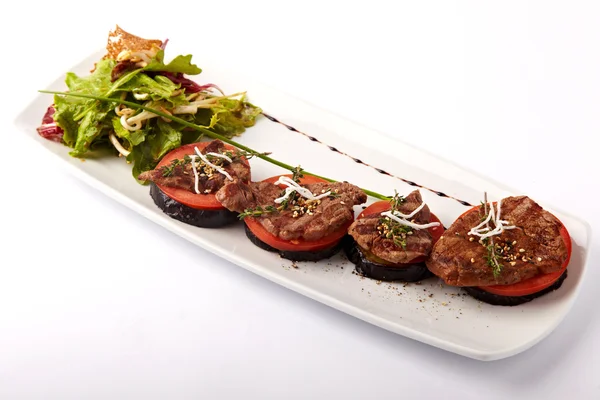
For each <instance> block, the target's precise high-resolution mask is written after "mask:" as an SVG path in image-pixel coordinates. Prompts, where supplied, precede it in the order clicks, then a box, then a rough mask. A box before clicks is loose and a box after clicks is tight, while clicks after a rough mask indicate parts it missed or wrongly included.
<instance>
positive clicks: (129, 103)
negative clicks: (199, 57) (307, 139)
mask: <svg viewBox="0 0 600 400" xmlns="http://www.w3.org/2000/svg"><path fill="white" fill-rule="evenodd" d="M39 92H40V93H47V94H54V95H59V96H71V97H80V98H84V99H92V100H98V101H104V102H113V103H118V104H123V105H125V106H128V107H131V108H134V109H140V110H145V111H148V112H151V113H153V114H156V115H158V116H159V117H164V118H168V119H170V120H172V121H175V122H178V123H180V124H181V125H184V126H186V127H188V128H191V129H195V130H197V131H199V132H202V133H203V134H205V135H206V136H208V137H210V138H213V139H219V140H221V141H223V142H225V143H228V144H230V145H232V146H235V147H237V148H238V149H241V150H244V151H247V152H249V153H252V154H254V155H255V157H258V158H260V159H263V160H265V161H267V162H269V163H271V164H274V165H277V166H278V167H281V168H283V169H287V170H288V171H292V172H294V171H295V170H297V168H296V167H292V166H291V165H289V164H286V163H284V162H281V161H277V160H275V159H273V158H271V157H269V156H267V155H265V154H261V153H259V152H257V151H254V150H252V149H251V148H249V147H247V146H244V145H243V144H240V143H238V142H236V141H234V140H231V139H229V138H227V137H225V136H222V135H219V134H218V133H216V132H212V131H210V130H208V129H206V128H204V127H202V126H200V125H197V124H194V123H191V122H188V121H186V120H184V119H181V118H179V117H176V116H174V115H171V114H167V113H165V112H162V111H160V110H157V109H155V108H152V107H146V106H143V105H141V104H137V103H134V102H132V101H127V100H121V99H119V98H110V97H103V96H94V95H91V94H84V93H69V92H57V91H52V90H40V91H39ZM302 173H303V174H306V175H311V176H314V177H317V178H321V179H324V180H326V181H328V182H336V181H335V180H334V179H330V178H327V177H324V176H320V175H317V174H314V173H312V172H308V171H305V170H302ZM361 189H362V188H361ZM362 191H363V192H365V193H366V194H367V195H369V196H371V197H374V198H376V199H381V200H389V199H390V197H389V196H384V195H382V194H380V193H377V192H373V191H371V190H367V189H362Z"/></svg>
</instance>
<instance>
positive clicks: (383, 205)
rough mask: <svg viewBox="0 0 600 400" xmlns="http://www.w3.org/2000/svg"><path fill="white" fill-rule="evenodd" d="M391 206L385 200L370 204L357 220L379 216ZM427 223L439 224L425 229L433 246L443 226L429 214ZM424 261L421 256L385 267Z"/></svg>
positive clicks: (424, 257) (435, 217) (402, 265)
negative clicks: (371, 215) (374, 215)
mask: <svg viewBox="0 0 600 400" xmlns="http://www.w3.org/2000/svg"><path fill="white" fill-rule="evenodd" d="M391 206H392V205H391V204H390V202H389V201H387V200H381V201H376V202H375V203H373V204H371V205H370V206H369V207H367V208H365V209H364V210H363V211H362V212H361V213H360V214H358V218H359V219H360V218H364V217H365V216H367V215H370V214H380V213H382V212H385V211H389V210H390V208H391ZM429 222H439V223H440V225H438V226H432V227H431V228H427V230H428V231H429V234H430V235H431V237H432V239H433V244H435V243H436V242H437V241H438V240H440V238H441V237H442V235H443V234H444V225H443V224H442V221H440V219H439V218H438V217H437V216H436V215H435V214H434V213H431V217H430V218H429ZM363 250H364V249H363ZM368 254H369V252H365V255H367V258H369V257H368ZM425 260H427V257H426V256H421V257H417V258H415V259H414V260H412V261H410V262H408V263H402V264H391V263H390V264H388V263H385V265H389V266H397V267H404V266H408V265H412V264H418V263H421V262H424V261H425ZM373 261H375V260H373Z"/></svg>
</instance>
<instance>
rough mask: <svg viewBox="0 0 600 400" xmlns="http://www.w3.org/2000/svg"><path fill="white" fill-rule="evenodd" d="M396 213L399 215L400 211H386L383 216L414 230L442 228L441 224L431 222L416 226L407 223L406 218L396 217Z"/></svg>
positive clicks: (412, 223)
mask: <svg viewBox="0 0 600 400" xmlns="http://www.w3.org/2000/svg"><path fill="white" fill-rule="evenodd" d="M422 204H425V203H422ZM417 212H418V211H417ZM396 213H398V211H385V212H382V213H381V215H382V216H384V217H388V218H389V219H392V220H394V221H396V222H398V223H399V224H402V225H406V226H410V227H411V228H414V229H427V228H432V227H434V226H440V223H439V222H430V223H428V224H416V223H414V222H410V221H407V220H406V219H404V218H400V216H398V215H396ZM400 214H401V213H400Z"/></svg>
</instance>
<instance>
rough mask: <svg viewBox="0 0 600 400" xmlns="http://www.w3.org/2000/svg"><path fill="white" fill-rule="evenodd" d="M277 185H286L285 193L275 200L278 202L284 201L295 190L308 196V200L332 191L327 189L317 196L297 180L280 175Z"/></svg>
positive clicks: (301, 194)
mask: <svg viewBox="0 0 600 400" xmlns="http://www.w3.org/2000/svg"><path fill="white" fill-rule="evenodd" d="M275 184H276V185H286V186H287V187H286V188H285V194H284V195H283V196H281V197H278V198H276V199H275V200H274V201H275V203H276V204H280V203H283V202H284V201H285V200H286V199H287V198H288V197H289V196H290V194H292V193H293V192H297V193H298V194H299V195H300V196H302V197H305V198H307V199H308V200H320V199H322V198H324V197H327V196H329V195H330V194H331V191H327V192H325V193H323V194H320V195H318V196H315V195H314V194H313V193H312V192H311V191H310V190H308V189H307V188H305V187H302V186H300V185H299V184H298V183H297V182H295V181H294V180H293V179H291V178H289V177H287V176H283V175H282V176H280V177H279V179H278V180H277V182H275Z"/></svg>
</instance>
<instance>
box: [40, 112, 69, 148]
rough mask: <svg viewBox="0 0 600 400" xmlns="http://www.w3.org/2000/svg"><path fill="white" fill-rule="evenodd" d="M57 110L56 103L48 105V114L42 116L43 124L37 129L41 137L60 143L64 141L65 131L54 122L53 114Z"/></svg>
mask: <svg viewBox="0 0 600 400" xmlns="http://www.w3.org/2000/svg"><path fill="white" fill-rule="evenodd" d="M55 111H56V110H55V109H54V105H51V106H50V107H48V110H46V114H44V117H43V118H42V125H40V126H39V127H38V128H37V131H38V133H39V134H40V136H41V137H43V138H45V139H48V140H52V141H54V142H59V143H60V142H62V138H63V135H64V131H63V130H62V128H61V127H60V126H58V125H56V122H54V118H53V115H54V112H55Z"/></svg>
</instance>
